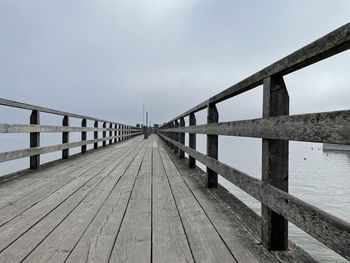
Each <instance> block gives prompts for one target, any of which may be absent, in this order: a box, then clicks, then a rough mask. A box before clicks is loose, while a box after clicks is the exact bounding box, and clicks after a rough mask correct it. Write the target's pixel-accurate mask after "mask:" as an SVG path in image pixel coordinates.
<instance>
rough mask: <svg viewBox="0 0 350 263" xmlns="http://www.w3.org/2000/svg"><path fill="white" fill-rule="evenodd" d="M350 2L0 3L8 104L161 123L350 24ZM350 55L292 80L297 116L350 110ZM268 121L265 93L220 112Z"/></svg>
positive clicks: (1, 76) (0, 77)
mask: <svg viewBox="0 0 350 263" xmlns="http://www.w3.org/2000/svg"><path fill="white" fill-rule="evenodd" d="M349 18H350V1H349V0H343V1H340V0H332V1H319V0H317V1H316V0H315V1H312V0H308V1H305V0H298V1H296V0H294V1H277V0H275V1H260V0H259V1H258V0H256V1H214V0H212V1H207V0H201V1H199V0H168V1H166V0H151V1H146V0H142V1H141V0H140V1H132V0H127V1H126V0H125V1H123V0H119V1H115V0H94V1H92V0H60V1H48V0H41V1H39V0H21V1H18V0H0V87H1V95H0V97H2V98H6V99H11V100H18V101H22V102H27V103H32V104H37V105H41V106H47V107H52V108H57V109H60V110H65V111H69V112H74V113H80V114H85V115H90V116H96V117H101V118H104V119H110V120H114V121H120V122H128V123H129V122H131V123H132V124H135V123H136V122H141V121H142V102H145V104H146V107H147V109H148V110H149V111H150V116H151V118H150V119H151V120H152V121H153V122H164V121H167V120H169V119H171V118H172V117H174V116H176V115H178V114H180V113H182V112H183V111H185V110H187V109H188V108H190V107H192V106H194V105H195V104H198V103H200V102H202V101H203V100H205V99H207V98H208V97H210V96H212V95H214V94H215V93H218V92H220V91H222V90H223V89H225V88H227V87H229V86H231V85H233V84H235V83H236V82H238V81H240V80H241V79H243V78H245V77H247V76H249V75H251V74H253V73H255V72H256V71H258V70H260V69H262V68H263V67H265V66H267V65H269V64H271V63H272V62H274V61H276V60H278V59H280V58H282V57H284V56H286V55H288V54H289V53H291V52H293V51H295V50H296V49H298V48H300V47H302V46H304V45H306V44H308V43H309V42H311V41H313V40H315V39H317V38H319V37H321V36H323V35H325V34H327V33H328V32H330V31H332V30H334V29H336V28H338V27H340V26H342V25H343V24H346V23H348V22H349ZM349 68H350V55H349V52H344V53H342V54H340V55H338V56H335V57H333V58H331V59H328V60H327V61H324V62H321V63H319V64H316V65H313V66H312V67H310V68H308V69H306V70H301V71H300V72H297V73H293V74H291V75H288V76H286V78H285V81H286V84H287V87H288V90H289V93H290V98H291V113H303V112H317V111H328V110H341V109H349V106H350V102H349V97H350V96H349V95H350V89H349V86H350V84H349V83H350V79H349V78H350V77H349ZM219 109H220V118H221V120H234V119H242V118H253V117H259V116H260V115H261V88H258V89H257V90H255V91H251V92H248V93H247V94H245V95H240V96H238V97H237V98H234V99H232V100H230V101H229V102H225V103H223V104H221V105H220V106H219Z"/></svg>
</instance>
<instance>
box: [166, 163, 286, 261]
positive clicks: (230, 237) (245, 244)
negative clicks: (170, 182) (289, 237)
mask: <svg viewBox="0 0 350 263" xmlns="http://www.w3.org/2000/svg"><path fill="white" fill-rule="evenodd" d="M170 158H171V159H173V158H172V157H170ZM173 161H174V160H173ZM182 175H183V178H184V180H185V182H186V184H187V186H188V187H189V188H190V190H191V192H192V193H193V195H194V196H195V197H196V199H197V201H198V202H199V204H200V205H201V207H202V208H203V209H204V211H205V213H206V214H207V216H208V217H209V219H210V221H211V222H212V223H213V225H214V226H215V228H216V230H217V231H218V233H219V234H220V236H221V238H222V239H223V240H224V242H225V244H226V246H227V247H228V248H229V250H230V251H231V253H232V254H233V255H234V257H235V259H236V260H237V261H238V262H252V263H253V262H261V263H265V262H279V261H278V260H277V259H276V258H275V257H274V256H273V255H272V254H270V253H269V252H268V251H267V250H266V249H264V248H263V247H262V246H261V245H257V244H258V243H259V241H258V240H257V239H256V238H255V237H254V236H253V235H252V234H251V233H250V232H249V231H248V230H247V229H246V228H244V227H243V226H242V224H241V223H240V222H239V221H238V220H237V218H235V217H234V216H233V214H232V213H231V212H230V210H229V209H227V208H226V207H224V206H223V205H222V204H221V203H220V201H219V200H218V199H217V198H216V197H215V196H213V195H212V194H211V192H210V190H209V189H207V188H205V187H203V186H201V185H199V184H198V182H196V180H195V179H194V178H193V176H191V175H187V176H186V175H185V174H182ZM247 220H248V219H247Z"/></svg>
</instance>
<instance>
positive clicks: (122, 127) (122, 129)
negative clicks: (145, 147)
mask: <svg viewBox="0 0 350 263" xmlns="http://www.w3.org/2000/svg"><path fill="white" fill-rule="evenodd" d="M120 129H121V130H120V132H121V137H120V139H121V140H122V141H124V125H121V128H120Z"/></svg>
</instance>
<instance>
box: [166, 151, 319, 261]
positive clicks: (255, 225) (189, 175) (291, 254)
mask: <svg viewBox="0 0 350 263" xmlns="http://www.w3.org/2000/svg"><path fill="white" fill-rule="evenodd" d="M168 153H170V151H168ZM169 157H170V158H171V159H172V161H173V162H174V164H175V165H176V167H177V169H178V170H179V171H180V173H181V174H183V176H184V177H185V178H184V179H185V181H187V180H191V181H196V183H194V184H195V185H197V184H198V185H200V186H201V189H202V190H203V191H204V190H205V192H208V194H206V197H207V196H208V198H210V197H209V195H213V196H214V197H215V199H216V200H218V201H219V202H220V203H221V204H222V205H223V206H224V207H225V208H226V209H227V210H228V211H229V212H230V213H231V214H232V216H234V218H235V219H236V220H238V221H239V222H240V223H241V224H242V225H243V226H244V227H245V228H246V229H248V231H249V232H250V233H251V234H252V235H253V236H254V237H255V238H256V240H258V241H260V240H261V227H260V226H261V218H260V216H259V215H257V214H256V213H255V212H254V211H253V210H252V209H251V208H249V207H248V206H247V205H245V204H244V203H243V202H242V201H240V200H239V199H238V198H236V197H235V196H234V195H233V194H232V193H230V192H229V191H228V190H227V189H226V188H224V187H222V186H221V185H220V184H219V185H218V187H217V188H211V189H208V188H204V187H205V185H206V183H207V177H206V175H205V172H204V171H203V170H201V169H200V168H199V167H196V169H190V170H189V169H187V167H188V161H187V160H186V159H185V160H179V159H177V158H175V157H174V156H173V155H172V154H169ZM197 199H198V198H197ZM213 202H216V201H215V200H214V201H213ZM210 203H211V202H210ZM230 221H231V220H230ZM232 221H233V220H232ZM256 245H260V244H256ZM238 246H240V244H238ZM254 249H256V248H254ZM247 253H251V252H250V250H249V251H248V252H247ZM270 253H271V254H273V255H274V256H275V257H276V258H277V259H278V260H279V261H280V262H285V263H294V262H308V263H316V261H315V260H314V259H313V258H312V257H311V256H310V255H309V254H307V253H306V252H305V251H304V250H302V249H301V248H300V247H298V246H296V245H295V244H294V243H293V242H292V241H291V240H289V249H288V251H270ZM243 262H247V261H246V260H245V261H243ZM248 262H250V261H248Z"/></svg>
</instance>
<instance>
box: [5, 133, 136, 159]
mask: <svg viewBox="0 0 350 263" xmlns="http://www.w3.org/2000/svg"><path fill="white" fill-rule="evenodd" d="M138 134H141V133H137V135H138ZM122 136H124V137H125V136H126V135H122ZM109 139H114V136H112V137H105V138H98V139H93V140H86V141H81V142H71V143H66V144H58V145H52V146H45V147H39V148H28V149H22V150H15V151H11V152H2V153H0V163H2V162H6V161H11V160H15V159H20V158H25V157H29V156H33V155H39V154H46V153H51V152H57V151H60V150H63V149H68V148H74V147H79V146H82V145H87V144H92V143H96V142H101V141H102V142H103V141H106V140H109Z"/></svg>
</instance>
